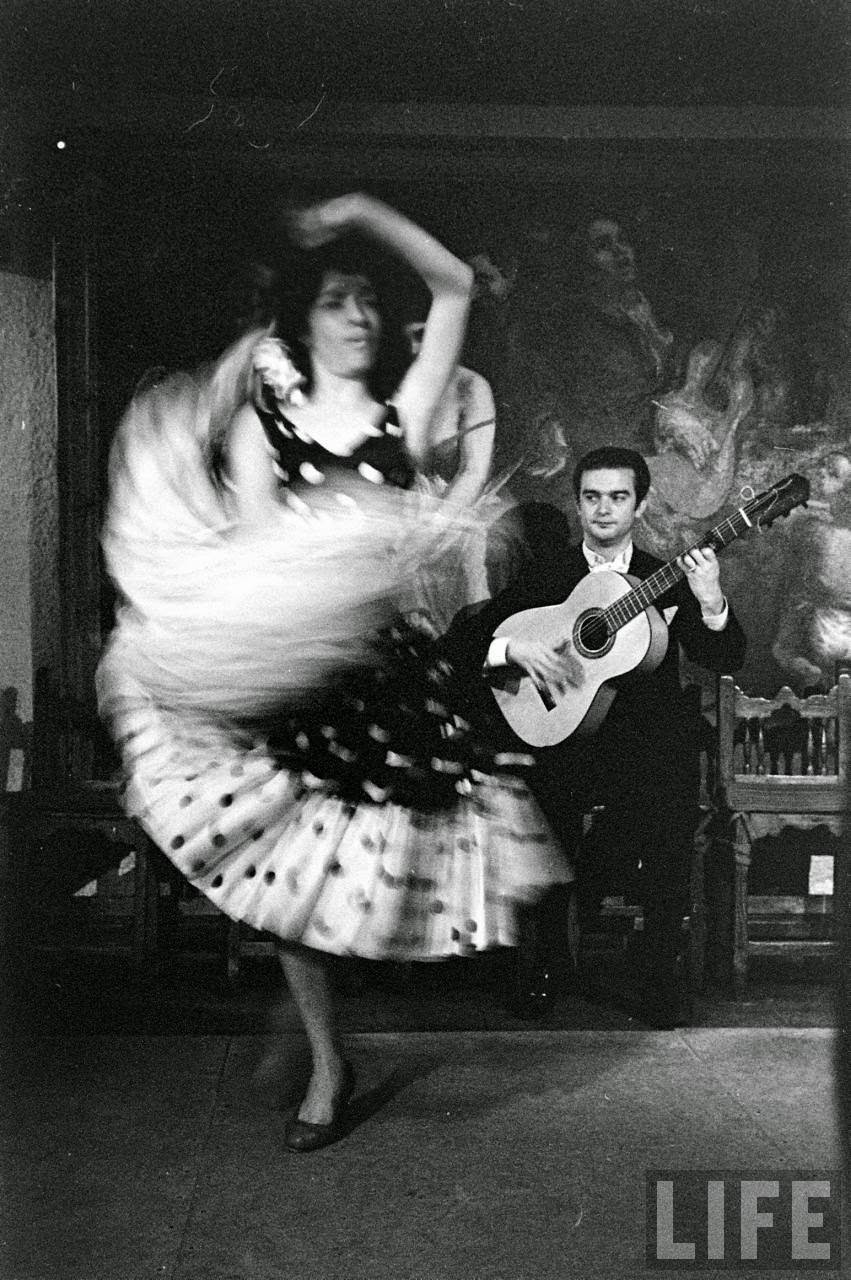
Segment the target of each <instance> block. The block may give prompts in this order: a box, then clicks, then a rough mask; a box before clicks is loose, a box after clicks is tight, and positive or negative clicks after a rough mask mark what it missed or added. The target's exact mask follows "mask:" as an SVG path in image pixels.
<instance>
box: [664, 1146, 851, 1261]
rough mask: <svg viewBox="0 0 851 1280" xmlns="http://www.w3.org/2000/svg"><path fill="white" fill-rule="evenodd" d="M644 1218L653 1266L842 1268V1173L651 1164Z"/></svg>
mask: <svg viewBox="0 0 851 1280" xmlns="http://www.w3.org/2000/svg"><path fill="white" fill-rule="evenodd" d="M645 1221H646V1241H645V1245H646V1264H647V1267H648V1268H649V1269H651V1270H657V1271H675V1270H679V1271H691V1270H694V1271H698V1270H703V1271H705V1270H706V1269H707V1268H708V1267H711V1268H712V1269H713V1270H718V1271H722V1270H730V1271H735V1270H740V1271H745V1270H747V1271H762V1270H765V1271H767V1272H770V1271H787V1272H788V1271H790V1270H794V1271H795V1272H796V1273H798V1272H803V1271H824V1272H834V1273H835V1274H837V1275H838V1274H840V1272H841V1267H842V1256H841V1255H842V1244H841V1234H842V1179H841V1175H840V1174H838V1173H837V1172H836V1171H825V1170H791V1169H772V1170H767V1171H766V1170H757V1171H742V1170H730V1169H723V1170H708V1169H701V1170H697V1169H688V1170H683V1169H651V1170H649V1171H648V1173H647V1178H646V1220H645Z"/></svg>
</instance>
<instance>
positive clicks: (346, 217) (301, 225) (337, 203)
mask: <svg viewBox="0 0 851 1280" xmlns="http://www.w3.org/2000/svg"><path fill="white" fill-rule="evenodd" d="M364 199H365V197H364V196H361V195H360V194H358V193H357V192H353V193H352V194H350V195H345V196H334V197H333V199H331V200H320V201H319V203H318V204H311V205H306V206H305V207H304V208H301V209H288V210H287V211H286V213H285V215H284V217H285V220H286V225H287V231H288V233H289V236H290V239H291V240H292V241H293V242H294V243H295V244H297V245H298V246H299V248H301V249H318V248H319V247H320V246H321V245H323V244H329V243H330V242H331V241H332V240H336V238H337V237H338V236H339V235H341V234H342V233H343V232H344V231H346V230H347V229H348V228H349V227H351V226H352V225H353V224H354V223H355V222H356V221H357V219H358V217H359V215H360V213H361V211H362V205H363V202H364Z"/></svg>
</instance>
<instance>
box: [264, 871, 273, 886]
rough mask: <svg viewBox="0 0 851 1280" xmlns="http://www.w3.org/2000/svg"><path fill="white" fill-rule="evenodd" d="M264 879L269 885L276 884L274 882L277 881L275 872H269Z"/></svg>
mask: <svg viewBox="0 0 851 1280" xmlns="http://www.w3.org/2000/svg"><path fill="white" fill-rule="evenodd" d="M263 879H264V880H265V881H266V883H267V884H274V881H275V873H274V871H267V872H266V874H265V875H264V877H263Z"/></svg>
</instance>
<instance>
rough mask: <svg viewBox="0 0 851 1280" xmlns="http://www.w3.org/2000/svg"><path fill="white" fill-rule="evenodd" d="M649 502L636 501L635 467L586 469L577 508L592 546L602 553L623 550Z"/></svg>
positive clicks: (585, 533) (584, 534)
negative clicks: (633, 527) (634, 525)
mask: <svg viewBox="0 0 851 1280" xmlns="http://www.w3.org/2000/svg"><path fill="white" fill-rule="evenodd" d="M646 505H647V499H646V498H645V499H643V500H642V501H641V502H636V498H635V476H634V474H633V471H632V468H631V467H603V468H601V469H600V470H599V471H586V472H585V473H584V474H583V476H582V479H581V482H580V488H579V499H578V501H577V504H576V507H577V510H578V512H579V523H580V524H581V525H582V533H583V536H584V538H585V541H586V542H587V544H588V546H589V547H591V549H592V550H593V551H599V552H601V553H602V552H606V551H611V552H612V553H614V552H617V551H619V550H620V548H621V547H622V546H624V545H625V544H626V543H627V542H628V541H629V540H630V538H631V537H632V526H633V524H634V523H635V521H636V519H637V517H638V516H640V515H641V514H642V512H643V511H644V508H645V506H646Z"/></svg>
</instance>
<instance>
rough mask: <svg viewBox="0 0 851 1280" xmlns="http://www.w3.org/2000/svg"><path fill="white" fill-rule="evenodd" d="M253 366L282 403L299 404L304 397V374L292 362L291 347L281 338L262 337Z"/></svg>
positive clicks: (252, 361)
mask: <svg viewBox="0 0 851 1280" xmlns="http://www.w3.org/2000/svg"><path fill="white" fill-rule="evenodd" d="M251 363H252V367H253V368H254V369H255V371H256V372H257V373H259V374H260V377H261V379H262V381H263V384H264V386H267V387H269V388H270V389H271V391H272V392H273V393H274V396H275V399H276V400H278V401H280V402H281V403H289V404H299V403H301V402H302V401H303V399H304V397H303V394H302V390H301V388H302V387H303V386H304V383H305V378H304V375H303V374H301V373H299V371H298V369H297V368H296V367H295V365H294V364H293V362H292V357H291V356H290V352H289V348H288V347H287V345H286V343H285V342H282V341H281V339H280V338H262V339H261V341H260V342H258V343H257V346H256V347H255V348H254V352H253V354H252V357H251Z"/></svg>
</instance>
